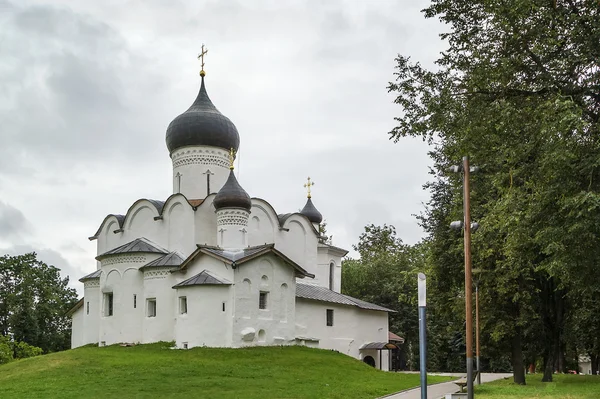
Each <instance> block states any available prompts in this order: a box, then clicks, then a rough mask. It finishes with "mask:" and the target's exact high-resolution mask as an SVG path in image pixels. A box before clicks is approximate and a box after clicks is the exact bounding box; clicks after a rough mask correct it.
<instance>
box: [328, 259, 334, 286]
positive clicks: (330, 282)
mask: <svg viewBox="0 0 600 399" xmlns="http://www.w3.org/2000/svg"><path fill="white" fill-rule="evenodd" d="M334 280H335V263H333V262H331V263H330V264H329V289H330V290H332V291H333V287H334V285H333V282H334Z"/></svg>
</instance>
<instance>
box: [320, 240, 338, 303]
mask: <svg viewBox="0 0 600 399" xmlns="http://www.w3.org/2000/svg"><path fill="white" fill-rule="evenodd" d="M317 259H318V263H317V268H316V273H315V282H316V283H317V284H318V285H320V286H323V287H327V288H330V287H329V275H330V273H331V271H333V288H332V290H333V291H335V292H341V290H342V256H341V255H340V253H339V252H338V251H335V250H331V249H330V248H329V247H327V246H319V247H318V255H317ZM332 263H333V268H332V267H331V264H332Z"/></svg>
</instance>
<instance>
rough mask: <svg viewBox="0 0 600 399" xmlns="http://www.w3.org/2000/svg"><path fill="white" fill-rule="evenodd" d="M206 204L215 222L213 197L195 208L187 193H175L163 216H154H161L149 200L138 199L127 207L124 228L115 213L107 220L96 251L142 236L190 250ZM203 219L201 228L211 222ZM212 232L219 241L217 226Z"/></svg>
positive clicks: (164, 245) (184, 252)
mask: <svg viewBox="0 0 600 399" xmlns="http://www.w3.org/2000/svg"><path fill="white" fill-rule="evenodd" d="M207 208H208V209H210V210H208V212H209V213H211V214H212V215H213V220H214V224H216V218H215V217H214V208H212V201H210V202H209V203H207V204H201V205H200V207H198V209H197V210H196V212H194V210H193V209H192V207H191V205H190V204H189V203H188V201H187V200H186V198H185V197H184V196H182V195H173V196H171V197H169V198H168V200H167V201H166V202H165V205H164V210H163V213H162V219H158V220H154V218H155V217H157V216H161V215H159V213H158V211H157V210H156V207H155V206H154V205H152V203H150V202H149V201H147V200H138V201H136V202H135V203H134V204H133V205H132V206H131V207H130V208H129V210H128V211H127V215H126V217H125V222H124V225H123V229H122V230H123V231H122V232H121V231H119V230H120V228H119V224H118V221H117V219H116V218H115V217H114V216H112V217H109V218H108V219H106V220H105V221H104V223H103V225H102V227H101V230H100V233H99V234H98V238H97V254H98V255H100V254H103V253H104V252H106V251H109V250H111V249H114V248H117V247H119V246H121V245H123V244H127V243H128V242H131V241H133V240H135V239H137V238H140V237H144V238H147V239H148V240H150V241H152V242H154V243H155V244H157V245H159V246H161V247H163V248H166V249H169V250H170V251H179V252H181V253H183V254H184V255H187V254H190V253H191V252H193V251H194V250H195V249H196V240H195V238H196V237H195V231H196V228H195V225H196V223H197V214H198V213H200V214H201V215H202V216H205V215H206V213H207ZM211 208H212V209H211ZM200 221H201V222H202V225H203V227H202V229H207V227H208V226H206V222H207V221H209V222H210V221H211V219H210V218H208V220H207V219H206V218H204V219H202V220H200ZM115 231H117V233H115ZM210 236H213V237H215V238H214V241H213V242H214V243H216V236H215V235H214V229H213V230H212V231H211V232H210ZM200 242H201V241H200Z"/></svg>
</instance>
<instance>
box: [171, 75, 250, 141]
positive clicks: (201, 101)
mask: <svg viewBox="0 0 600 399" xmlns="http://www.w3.org/2000/svg"><path fill="white" fill-rule="evenodd" d="M166 141H167V148H168V149H169V153H172V152H173V151H175V150H176V149H178V148H181V147H185V146H191V145H206V146H211V147H220V148H224V149H226V150H228V151H229V150H230V149H231V148H233V149H234V150H235V151H237V149H238V147H239V146H240V135H239V134H238V131H237V128H236V127H235V125H234V124H233V122H231V121H230V120H229V118H227V117H226V116H225V115H223V114H222V113H220V112H219V110H218V109H217V107H215V106H214V104H213V103H212V101H210V98H209V97H208V93H206V88H205V87H204V77H202V84H201V86H200V92H199V93H198V97H196V101H194V103H193V104H192V105H191V106H190V108H188V110H187V111H185V112H184V113H183V114H181V115H179V116H178V117H177V118H175V119H173V121H172V122H171V123H170V124H169V127H168V128H167V138H166Z"/></svg>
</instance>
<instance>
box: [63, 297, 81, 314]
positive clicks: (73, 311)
mask: <svg viewBox="0 0 600 399" xmlns="http://www.w3.org/2000/svg"><path fill="white" fill-rule="evenodd" d="M83 300H84V298H83V297H82V298H81V299H80V300H78V301H77V303H76V304H75V306H73V307H72V308H71V309H69V311H68V312H67V313H66V314H65V315H66V316H67V317H69V316H71V315H73V313H75V312H76V311H77V309H79V308H81V307H82V306H83Z"/></svg>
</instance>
